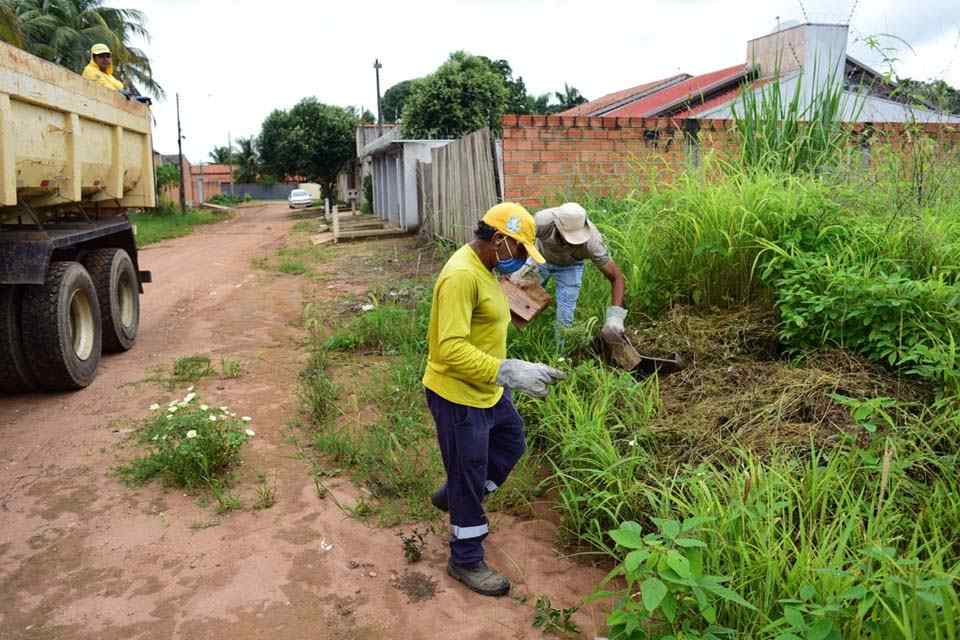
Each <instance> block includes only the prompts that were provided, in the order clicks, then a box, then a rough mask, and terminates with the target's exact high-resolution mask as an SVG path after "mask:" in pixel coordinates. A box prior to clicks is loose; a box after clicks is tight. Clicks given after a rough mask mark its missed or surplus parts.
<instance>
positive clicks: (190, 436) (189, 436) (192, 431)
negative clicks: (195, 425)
mask: <svg viewBox="0 0 960 640" xmlns="http://www.w3.org/2000/svg"><path fill="white" fill-rule="evenodd" d="M196 437H197V431H196V429H190V431H187V439H188V440H193V439H194V438H196Z"/></svg>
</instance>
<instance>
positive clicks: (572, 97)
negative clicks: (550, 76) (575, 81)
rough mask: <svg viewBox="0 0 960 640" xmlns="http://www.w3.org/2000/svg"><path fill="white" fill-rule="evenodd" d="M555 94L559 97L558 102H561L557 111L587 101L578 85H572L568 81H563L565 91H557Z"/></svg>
mask: <svg viewBox="0 0 960 640" xmlns="http://www.w3.org/2000/svg"><path fill="white" fill-rule="evenodd" d="M553 95H555V96H556V97H557V102H559V103H560V104H559V105H558V108H557V111H566V110H567V109H572V108H573V107H576V106H578V105H581V104H583V103H584V102H586V101H587V99H586V98H584V97H583V96H582V95H581V94H580V92H579V91H578V90H577V88H576V87H571V86H570V85H568V84H567V83H566V82H564V83H563V91H562V92H561V91H556V92H554V94H553Z"/></svg>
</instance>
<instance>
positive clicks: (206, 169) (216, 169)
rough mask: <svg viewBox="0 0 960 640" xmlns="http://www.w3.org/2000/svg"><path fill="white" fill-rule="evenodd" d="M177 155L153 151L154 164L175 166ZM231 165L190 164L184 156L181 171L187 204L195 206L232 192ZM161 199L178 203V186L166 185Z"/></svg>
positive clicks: (232, 168)
mask: <svg viewBox="0 0 960 640" xmlns="http://www.w3.org/2000/svg"><path fill="white" fill-rule="evenodd" d="M178 161H179V156H178V155H177V154H175V153H173V154H163V153H157V152H154V154H153V163H154V166H157V167H159V166H161V165H166V164H172V165H174V166H176V164H177V162H178ZM233 170H234V167H233V165H229V164H198V165H194V164H190V161H189V160H187V158H186V157H184V159H183V166H182V167H181V173H183V177H184V187H185V192H186V193H185V195H186V198H185V199H186V203H187V206H197V205H199V204H200V203H201V202H206V201H207V200H209V199H210V198H212V197H214V196H216V195H219V194H221V193H232V192H233ZM160 195H161V197H162V199H164V200H168V201H170V202H174V203H178V202H179V201H180V186H179V185H171V186H168V187H166V188H165V189H164V190H163V192H162V193H161V194H160Z"/></svg>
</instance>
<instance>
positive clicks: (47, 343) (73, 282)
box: [20, 262, 101, 391]
mask: <svg viewBox="0 0 960 640" xmlns="http://www.w3.org/2000/svg"><path fill="white" fill-rule="evenodd" d="M20 328H21V332H22V335H23V352H24V354H25V355H26V356H27V361H28V362H29V363H30V366H31V368H32V370H33V374H34V376H35V377H36V380H37V383H38V384H39V385H40V386H41V387H42V388H44V389H48V390H50V391H67V390H73V389H82V388H83V387H86V386H87V385H89V384H90V383H91V382H93V379H94V378H95V377H96V375H97V365H98V364H100V349H101V329H100V304H99V302H98V300H97V289H96V287H94V285H93V280H92V279H91V278H90V274H89V273H87V270H86V269H84V268H83V265H81V264H80V263H79V262H54V263H53V264H51V265H50V268H49V270H48V271H47V280H46V282H45V283H44V284H42V285H39V286H26V287H24V290H23V300H22V301H21V309H20Z"/></svg>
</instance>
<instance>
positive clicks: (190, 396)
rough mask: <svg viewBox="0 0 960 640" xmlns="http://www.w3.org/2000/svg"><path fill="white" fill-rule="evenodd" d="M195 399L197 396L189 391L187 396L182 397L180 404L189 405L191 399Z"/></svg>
mask: <svg viewBox="0 0 960 640" xmlns="http://www.w3.org/2000/svg"><path fill="white" fill-rule="evenodd" d="M196 397H197V394H195V393H194V392H192V391H191V392H190V393H188V394H187V395H185V396H184V397H183V403H182V404H190V403H191V402H193V399H194V398H196Z"/></svg>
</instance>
